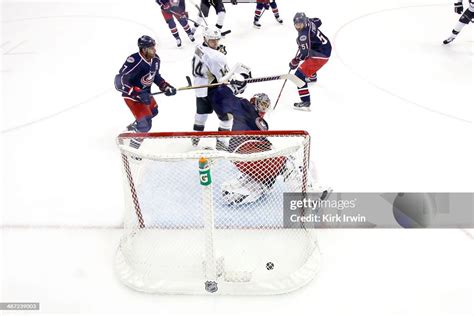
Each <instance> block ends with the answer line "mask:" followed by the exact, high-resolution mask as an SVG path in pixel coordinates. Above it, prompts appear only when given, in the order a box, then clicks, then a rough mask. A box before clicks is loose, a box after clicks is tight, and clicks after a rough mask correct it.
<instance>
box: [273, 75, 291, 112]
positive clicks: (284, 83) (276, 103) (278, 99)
mask: <svg viewBox="0 0 474 316" xmlns="http://www.w3.org/2000/svg"><path fill="white" fill-rule="evenodd" d="M290 72H291V69H290V70H289V71H288V74H290ZM285 85H286V80H285V81H283V85H282V86H281V89H280V93H279V94H278V98H277V100H276V101H275V105H274V106H273V109H274V110H275V109H276V107H277V105H278V101H280V97H281V93H282V92H283V89H284V88H285Z"/></svg>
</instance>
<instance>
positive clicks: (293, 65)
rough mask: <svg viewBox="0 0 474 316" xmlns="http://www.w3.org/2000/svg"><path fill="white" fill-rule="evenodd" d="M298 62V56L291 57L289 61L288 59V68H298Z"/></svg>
mask: <svg viewBox="0 0 474 316" xmlns="http://www.w3.org/2000/svg"><path fill="white" fill-rule="evenodd" d="M299 64H300V60H299V59H298V58H293V59H292V60H291V61H290V69H291V70H294V69H296V68H298V65H299Z"/></svg>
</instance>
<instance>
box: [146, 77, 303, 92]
mask: <svg viewBox="0 0 474 316" xmlns="http://www.w3.org/2000/svg"><path fill="white" fill-rule="evenodd" d="M186 80H187V82H188V85H187V86H185V87H180V88H177V89H176V91H183V90H194V89H201V88H211V87H217V86H222V85H228V84H232V80H231V81H224V82H216V83H211V84H203V85H197V86H192V85H190V83H191V78H189V76H186ZM273 80H285V82H286V81H287V80H290V81H291V82H293V83H294V84H295V85H296V86H297V87H298V88H300V87H302V86H304V85H305V82H304V81H303V80H301V79H300V78H298V77H296V76H295V75H294V74H290V73H288V74H283V75H275V76H266V77H258V78H249V79H245V80H242V83H256V82H265V81H273ZM162 93H165V91H160V92H154V93H151V95H157V94H162Z"/></svg>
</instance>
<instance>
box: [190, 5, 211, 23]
mask: <svg viewBox="0 0 474 316" xmlns="http://www.w3.org/2000/svg"><path fill="white" fill-rule="evenodd" d="M189 1H190V2H191V3H192V5H193V6H194V7H196V9H198V11H199V16H200V17H201V18H202V20H203V21H204V24H206V26H207V25H209V24H207V21H206V19H205V16H204V13H202V10H201V7H200V6H198V5H197V4H196V2H194V1H193V0H189ZM192 22H194V24H197V25H199V23H197V22H195V21H192Z"/></svg>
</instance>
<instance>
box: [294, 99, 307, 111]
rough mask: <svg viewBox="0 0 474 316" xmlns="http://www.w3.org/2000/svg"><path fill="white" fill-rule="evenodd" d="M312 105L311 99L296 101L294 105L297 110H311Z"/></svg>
mask: <svg viewBox="0 0 474 316" xmlns="http://www.w3.org/2000/svg"><path fill="white" fill-rule="evenodd" d="M310 106H311V102H309V101H305V102H296V103H295V104H294V105H293V107H294V109H295V110H300V111H311V109H310Z"/></svg>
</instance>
